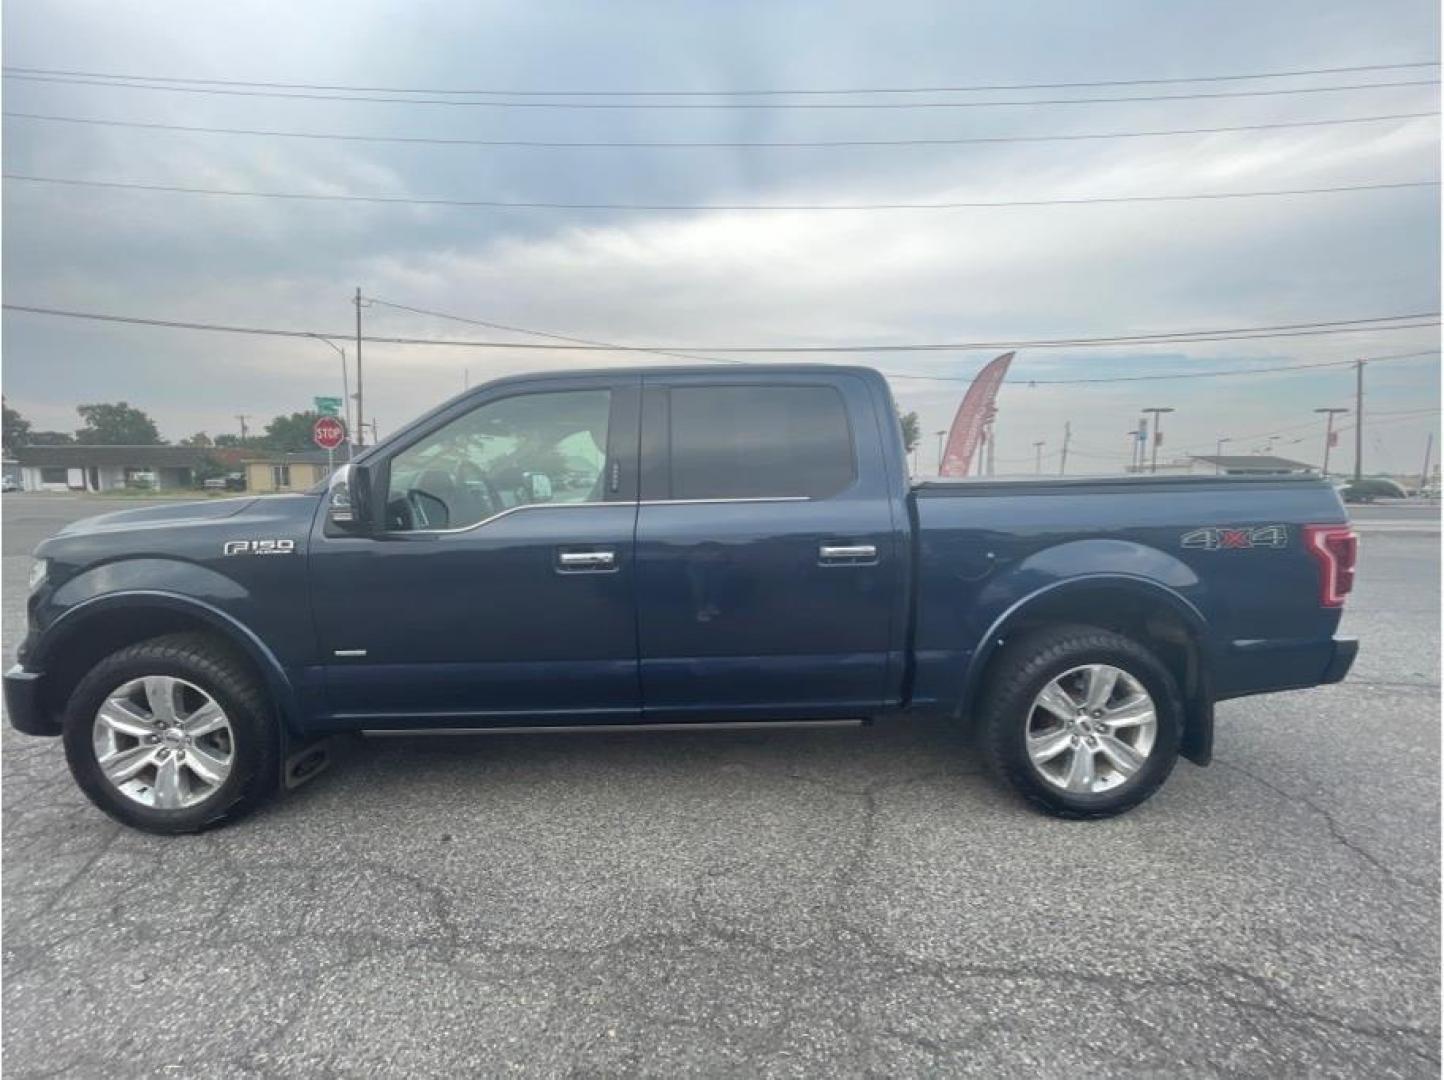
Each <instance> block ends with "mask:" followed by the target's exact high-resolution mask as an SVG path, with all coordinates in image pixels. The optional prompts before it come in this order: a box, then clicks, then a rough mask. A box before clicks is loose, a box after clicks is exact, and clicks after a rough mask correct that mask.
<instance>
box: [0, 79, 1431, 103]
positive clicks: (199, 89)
mask: <svg viewBox="0 0 1444 1080" xmlns="http://www.w3.org/2000/svg"><path fill="white" fill-rule="evenodd" d="M4 77H5V78H6V79H15V80H21V81H24V82H36V83H62V84H65V85H70V86H102V87H107V88H110V89H119V90H158V91H163V92H166V93H172V94H211V95H223V96H226V97H259V98H286V99H291V100H297V99H299V100H306V101H356V102H361V103H363V104H391V105H452V106H469V107H472V108H482V109H560V110H568V109H571V110H576V109H584V110H594V109H605V110H637V109H645V110H657V109H660V110H688V111H695V110H718V109H722V110H728V109H746V110H759V109H761V110H776V109H842V110H876V109H885V110H893V109H982V108H1010V107H1019V106H1031V105H1100V104H1109V103H1119V102H1129V101H1135V102H1137V101H1197V100H1202V99H1208V98H1248V97H1283V96H1291V95H1297V94H1324V93H1335V92H1345V91H1354V90H1385V89H1390V88H1395V87H1401V86H1438V85H1439V80H1438V79H1400V80H1393V81H1390V82H1372V83H1351V84H1346V85H1334V86H1301V87H1287V88H1281V89H1272V90H1220V91H1207V92H1194V93H1188V94H1147V95H1138V94H1134V95H1128V96H1123V97H1082V98H1035V99H1033V100H1032V101H844V102H839V101H827V102H819V101H786V102H783V101H767V102H757V101H709V102H694V101H685V102H678V101H665V102H661V101H643V102H636V101H629V102H617V101H530V100H528V101H493V100H489V99H488V100H475V99H470V98H419V97H410V98H408V97H378V96H376V95H374V94H331V93H324V92H319V91H302V90H244V89H236V88H228V87H219V86H163V85H155V84H152V83H141V82H117V81H106V80H103V79H78V78H68V77H61V76H51V75H23V74H15V73H10V72H6V73H5V75H4Z"/></svg>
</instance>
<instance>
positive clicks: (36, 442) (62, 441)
mask: <svg viewBox="0 0 1444 1080" xmlns="http://www.w3.org/2000/svg"><path fill="white" fill-rule="evenodd" d="M74 441H75V436H74V435H72V434H70V432H68V431H32V432H31V433H30V442H29V445H30V446H69V445H70V444H71V443H73V442H74Z"/></svg>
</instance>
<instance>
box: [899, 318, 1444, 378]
mask: <svg viewBox="0 0 1444 1080" xmlns="http://www.w3.org/2000/svg"><path fill="white" fill-rule="evenodd" d="M1378 329H1389V328H1388V327H1379V328H1378ZM1208 340H1216V339H1208ZM1438 355H1439V350H1438V349H1431V350H1428V351H1427V352H1416V353H1399V354H1396V355H1394V356H1387V357H1385V356H1375V357H1368V358H1366V359H1369V360H1370V362H1375V361H1379V360H1406V359H1417V358H1422V357H1425V356H1438ZM1353 364H1354V361H1353V360H1328V361H1323V362H1320V363H1314V364H1279V365H1275V366H1273V367H1260V368H1245V369H1243V370H1237V371H1184V372H1177V373H1174V374H1167V375H1110V376H1104V377H1100V378H1093V379H1025V378H1019V379H1007V380H1005V381H1006V382H1009V383H1013V384H1015V385H1018V384H1021V385H1027V386H1081V385H1085V384H1089V383H1124V382H1153V381H1155V380H1159V379H1224V378H1230V377H1232V376H1235V375H1267V374H1269V373H1271V372H1278V371H1305V370H1309V369H1312V368H1328V367H1351V366H1352V365H1353ZM888 378H890V379H912V380H916V381H919V382H946V383H970V382H972V381H973V378H974V375H963V376H946V375H903V374H899V373H889V374H888Z"/></svg>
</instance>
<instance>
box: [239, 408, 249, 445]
mask: <svg viewBox="0 0 1444 1080" xmlns="http://www.w3.org/2000/svg"><path fill="white" fill-rule="evenodd" d="M250 418H251V414H250V413H236V419H237V420H239V421H240V422H241V444H242V445H245V442H246V421H247V420H249V419H250Z"/></svg>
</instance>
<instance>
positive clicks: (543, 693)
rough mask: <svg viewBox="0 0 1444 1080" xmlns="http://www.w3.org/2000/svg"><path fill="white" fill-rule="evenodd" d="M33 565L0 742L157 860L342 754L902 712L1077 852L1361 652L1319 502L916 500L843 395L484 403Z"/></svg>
mask: <svg viewBox="0 0 1444 1080" xmlns="http://www.w3.org/2000/svg"><path fill="white" fill-rule="evenodd" d="M36 557H37V563H36V571H35V573H34V575H33V577H32V590H31V594H30V598H29V603H28V614H29V633H28V636H27V637H26V639H25V642H24V644H23V645H22V646H21V649H20V653H19V661H20V663H19V666H17V667H15V668H13V669H12V670H11V671H10V672H9V673H8V674H7V675H6V676H5V700H6V704H7V706H8V713H9V716H10V719H11V723H12V724H14V725H15V727H17V728H18V729H19V730H21V731H23V732H27V733H30V734H35V735H62V734H63V736H64V745H65V751H66V755H67V757H68V759H69V762H70V766H71V769H72V771H73V773H74V776H75V778H76V780H77V781H78V783H79V784H80V786H81V787H82V788H83V789H84V791H85V792H86V794H87V795H88V796H89V797H90V798H91V799H92V800H93V801H94V802H95V803H96V805H98V806H99V807H101V808H102V809H103V810H105V811H106V812H107V813H109V814H111V815H112V816H114V817H116V818H118V819H119V820H121V821H123V822H126V823H127V824H130V825H133V826H136V827H138V828H142V829H147V830H151V831H155V832H185V831H193V830H196V829H200V828H204V827H206V826H209V825H213V824H216V823H217V822H221V821H224V820H226V819H229V818H233V817H235V816H236V815H238V814H239V813H241V812H242V811H244V810H245V809H247V808H248V807H250V806H252V805H254V804H255V803H256V802H257V801H258V800H260V799H261V798H262V797H264V796H265V795H266V794H267V793H269V792H270V791H271V790H273V789H274V788H275V786H276V784H277V782H278V780H279V779H281V778H283V777H284V778H285V779H287V780H288V781H289V780H292V779H294V778H295V773H294V770H297V769H300V770H309V769H312V768H314V767H315V763H316V760H317V759H316V757H315V754H316V753H317V751H316V750H314V749H313V748H312V747H311V746H310V745H308V744H309V741H310V740H317V739H322V738H324V737H326V736H328V735H332V734H335V733H338V732H355V731H378V730H379V731H413V732H414V731H434V730H437V729H451V730H454V729H472V730H475V729H484V728H516V727H523V726H524V727H547V728H557V727H577V726H594V727H595V726H614V725H629V726H647V725H654V726H655V725H661V726H676V725H685V726H689V727H690V726H697V725H706V724H709V723H719V722H720V723H727V724H737V723H748V724H754V723H756V724H771V723H777V722H786V721H790V722H800V723H810V722H816V721H828V722H836V721H839V720H851V719H864V720H866V719H870V718H873V717H878V716H884V715H889V714H897V713H906V712H917V713H944V714H946V715H948V716H950V717H952V718H954V719H955V720H957V721H963V720H964V719H972V720H973V721H974V722H975V723H976V724H977V726H978V730H979V734H980V738H981V742H982V746H983V750H984V756H985V757H986V759H987V760H988V762H989V763H990V765H991V766H992V768H993V770H994V772H995V773H996V774H997V775H998V776H1000V777H1002V778H1003V779H1005V780H1006V781H1007V782H1008V783H1009V784H1011V785H1012V786H1013V787H1014V788H1015V789H1016V790H1017V791H1018V792H1019V793H1021V794H1022V795H1023V796H1024V797H1026V798H1027V799H1028V800H1030V801H1031V802H1033V803H1034V804H1035V805H1037V806H1039V807H1042V808H1043V809H1045V810H1047V811H1050V812H1052V813H1055V814H1059V815H1062V816H1066V817H1075V818H1096V817H1104V816H1107V815H1110V814H1117V813H1119V812H1121V811H1124V810H1127V809H1129V808H1130V807H1133V806H1136V805H1137V804H1138V803H1140V802H1142V801H1143V800H1144V799H1146V798H1148V797H1149V795H1151V794H1152V793H1153V792H1154V791H1155V790H1157V788H1158V787H1159V786H1160V785H1161V784H1162V783H1163V782H1164V780H1165V779H1166V778H1167V777H1168V775H1169V773H1170V772H1171V771H1172V769H1173V767H1174V763H1175V761H1176V760H1177V758H1178V757H1179V756H1180V755H1182V756H1184V757H1187V758H1189V759H1190V760H1192V761H1194V762H1196V763H1198V764H1200V765H1202V764H1207V763H1208V761H1209V760H1210V756H1211V753H1212V746H1213V737H1214V729H1213V709H1214V705H1215V703H1216V702H1218V701H1220V700H1223V699H1226V698H1234V697H1241V696H1243V695H1246V694H1262V693H1268V692H1272V691H1277V690H1291V689H1296V688H1300V687H1309V686H1314V685H1317V684H1319V683H1328V682H1336V681H1338V680H1339V679H1342V678H1343V677H1344V674H1345V673H1346V672H1347V671H1348V670H1349V666H1350V664H1351V663H1352V662H1353V659H1354V655H1355V652H1356V650H1357V643H1356V642H1355V641H1353V640H1352V639H1349V638H1339V637H1335V630H1336V629H1337V627H1338V624H1339V617H1340V614H1341V609H1342V606H1343V603H1344V596H1345V594H1346V593H1348V591H1349V589H1350V587H1351V585H1352V582H1353V574H1354V557H1355V539H1354V536H1353V533H1352V531H1351V530H1350V528H1349V525H1348V520H1347V518H1346V516H1345V514H1344V510H1343V507H1342V505H1341V504H1340V502H1339V498H1338V496H1337V495H1336V494H1335V492H1334V491H1333V489H1332V488H1331V487H1330V486H1329V485H1328V484H1327V483H1325V482H1324V481H1322V480H1320V479H1318V478H1317V477H1311V476H1261V477H1226V476H1224V477H1215V476H1134V477H1120V478H1116V479H1099V480H1093V479H1076V480H1057V479H1046V480H1044V479H1039V480H1036V481H999V480H986V479H984V480H929V481H922V482H917V483H910V482H909V481H908V479H907V467H906V461H905V459H904V450H903V444H902V438H901V433H900V430H899V427H898V423H897V419H896V410H895V408H894V405H893V401H892V397H891V395H890V393H889V391H888V387H887V383H886V381H885V380H884V379H883V378H882V376H881V375H879V374H878V373H877V372H875V371H871V370H869V369H866V368H847V367H822V366H796V367H783V366H765V367H751V366H738V367H729V368H727V369H725V370H717V369H715V368H678V369H651V370H646V371H638V370H609V371H603V372H593V373H565V374H548V375H537V376H528V377H518V378H512V379H504V380H501V381H498V382H494V383H491V384H489V385H486V386H482V387H477V388H475V389H473V390H470V391H469V392H467V393H465V394H463V395H461V396H459V397H457V398H455V399H453V400H451V401H449V402H447V403H446V404H444V405H442V406H440V407H438V408H437V409H435V410H433V411H432V412H430V413H428V414H426V415H425V416H423V417H421V418H420V419H419V420H416V421H415V422H413V423H412V424H410V425H409V426H407V427H405V428H403V429H402V430H400V431H398V432H397V433H396V434H394V435H392V436H390V437H389V438H388V439H386V440H385V441H384V442H382V443H380V444H379V445H377V446H374V447H371V448H368V449H367V450H366V452H365V453H364V454H362V455H361V456H359V457H358V458H357V460H356V461H355V462H354V463H352V464H350V465H348V466H344V467H343V468H341V469H340V470H338V471H337V473H336V474H335V475H334V476H333V477H332V478H331V479H330V481H329V485H328V486H327V487H325V488H318V489H315V490H313V491H311V492H307V493H303V494H288V495H273V496H268V497H265V498H246V499H228V500H222V501H210V502H200V503H195V504H191V505H181V506H176V505H170V506H160V507H151V508H146V509H135V510H128V511H122V512H120V513H114V514H108V515H105V516H103V517H99V518H93V519H91V520H89V521H82V522H79V523H76V524H73V525H71V526H69V527H68V528H66V529H64V530H63V531H62V532H61V533H60V535H58V536H56V537H54V538H52V539H50V540H47V541H45V542H44V543H42V544H41V545H40V547H39V548H38V549H37V552H36ZM1218 811H1219V812H1220V813H1226V812H1227V808H1226V807H1219V808H1218ZM438 812H444V811H443V809H442V808H438Z"/></svg>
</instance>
